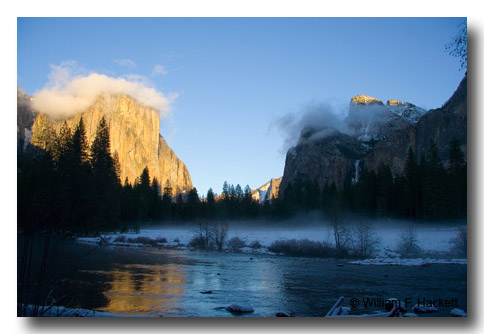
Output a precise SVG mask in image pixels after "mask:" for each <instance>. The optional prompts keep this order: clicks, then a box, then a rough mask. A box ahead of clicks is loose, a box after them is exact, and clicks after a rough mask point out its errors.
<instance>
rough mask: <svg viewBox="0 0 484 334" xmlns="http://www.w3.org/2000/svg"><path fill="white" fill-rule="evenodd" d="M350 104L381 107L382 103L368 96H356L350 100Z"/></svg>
mask: <svg viewBox="0 0 484 334" xmlns="http://www.w3.org/2000/svg"><path fill="white" fill-rule="evenodd" d="M350 103H351V104H360V105H362V104H363V105H374V104H376V105H383V102H382V101H381V100H379V99H377V98H374V97H371V96H368V95H356V96H353V97H352V98H351V101H350Z"/></svg>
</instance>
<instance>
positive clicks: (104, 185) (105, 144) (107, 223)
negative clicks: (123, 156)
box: [90, 117, 119, 230]
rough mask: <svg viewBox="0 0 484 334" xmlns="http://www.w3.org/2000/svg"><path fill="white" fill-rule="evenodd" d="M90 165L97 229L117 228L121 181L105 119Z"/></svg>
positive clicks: (93, 143)
mask: <svg viewBox="0 0 484 334" xmlns="http://www.w3.org/2000/svg"><path fill="white" fill-rule="evenodd" d="M90 164H91V168H92V173H93V176H94V183H95V185H96V203H95V206H96V208H95V210H94V213H95V218H94V221H95V223H96V225H97V226H96V227H95V228H100V229H108V230H109V229H113V228H116V224H117V221H118V217H119V201H118V194H119V193H118V190H119V189H118V187H119V181H118V178H117V176H116V170H115V166H114V160H113V158H112V156H111V144H110V138H109V129H108V126H107V123H106V120H105V118H104V117H103V118H101V120H100V121H99V124H98V126H97V129H96V136H95V138H94V141H93V142H92V145H91V151H90Z"/></svg>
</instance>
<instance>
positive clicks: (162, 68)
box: [151, 65, 168, 76]
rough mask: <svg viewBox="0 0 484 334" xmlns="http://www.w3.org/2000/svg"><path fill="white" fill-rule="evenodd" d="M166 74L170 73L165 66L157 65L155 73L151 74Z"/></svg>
mask: <svg viewBox="0 0 484 334" xmlns="http://www.w3.org/2000/svg"><path fill="white" fill-rule="evenodd" d="M166 74H168V71H167V70H166V68H165V66H163V65H155V68H154V69H153V72H152V73H151V75H152V76H155V75H166Z"/></svg>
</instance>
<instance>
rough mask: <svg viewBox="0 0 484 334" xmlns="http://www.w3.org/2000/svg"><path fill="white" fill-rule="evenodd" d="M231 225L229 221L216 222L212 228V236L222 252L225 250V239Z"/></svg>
mask: <svg viewBox="0 0 484 334" xmlns="http://www.w3.org/2000/svg"><path fill="white" fill-rule="evenodd" d="M228 230H229V226H228V224H227V222H225V221H224V222H216V223H214V225H213V229H212V238H213V242H214V243H215V246H217V250H218V251H219V252H221V251H222V250H223V247H224V244H225V240H226V239H227V235H228Z"/></svg>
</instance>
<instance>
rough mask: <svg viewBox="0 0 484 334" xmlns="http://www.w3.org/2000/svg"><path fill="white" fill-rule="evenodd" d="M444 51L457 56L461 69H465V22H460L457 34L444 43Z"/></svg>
mask: <svg viewBox="0 0 484 334" xmlns="http://www.w3.org/2000/svg"><path fill="white" fill-rule="evenodd" d="M445 51H447V52H448V53H449V54H450V55H451V56H453V57H456V58H459V61H460V69H461V70H467V23H463V24H461V26H460V28H459V31H458V32H457V34H456V35H455V36H454V37H452V39H451V41H450V42H449V43H447V44H445Z"/></svg>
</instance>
